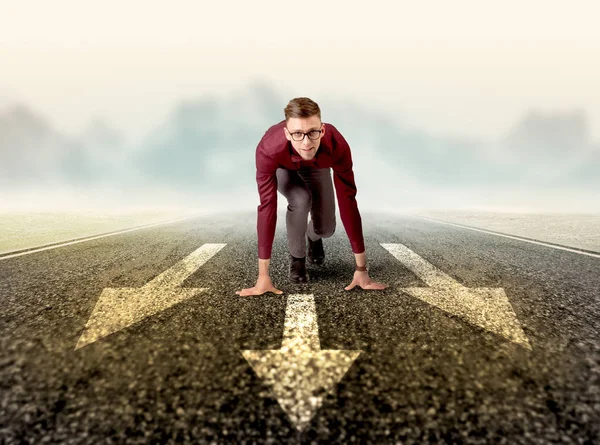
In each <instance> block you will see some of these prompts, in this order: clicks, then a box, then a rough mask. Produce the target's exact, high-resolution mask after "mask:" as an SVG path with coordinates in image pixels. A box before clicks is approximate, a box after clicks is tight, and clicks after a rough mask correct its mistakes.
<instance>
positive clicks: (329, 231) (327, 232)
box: [314, 221, 335, 238]
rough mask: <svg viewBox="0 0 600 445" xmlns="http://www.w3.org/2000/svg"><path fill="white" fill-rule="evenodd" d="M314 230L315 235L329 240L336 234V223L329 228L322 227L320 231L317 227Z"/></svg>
mask: <svg viewBox="0 0 600 445" xmlns="http://www.w3.org/2000/svg"><path fill="white" fill-rule="evenodd" d="M314 229H315V233H316V234H317V235H319V236H320V237H321V238H329V237H330V236H333V234H334V233H335V221H334V222H333V224H331V225H330V226H329V227H320V228H318V229H317V228H316V227H315V228H314Z"/></svg>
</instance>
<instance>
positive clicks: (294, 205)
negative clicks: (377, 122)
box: [236, 97, 387, 296]
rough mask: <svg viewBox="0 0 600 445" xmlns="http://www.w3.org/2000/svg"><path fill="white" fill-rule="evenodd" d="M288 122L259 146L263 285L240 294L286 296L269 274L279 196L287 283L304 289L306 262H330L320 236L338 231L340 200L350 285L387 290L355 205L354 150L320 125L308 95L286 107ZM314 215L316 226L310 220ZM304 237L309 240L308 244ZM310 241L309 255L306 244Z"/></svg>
mask: <svg viewBox="0 0 600 445" xmlns="http://www.w3.org/2000/svg"><path fill="white" fill-rule="evenodd" d="M284 113H285V120H283V121H281V122H279V123H278V124H275V125H273V126H272V127H271V128H269V129H268V130H267V131H266V132H265V134H264V136H263V137H262V139H261V140H260V142H259V144H258V146H257V148H256V182H257V185H258V193H259V195H260V205H259V206H258V221H257V230H258V280H257V281H256V285H255V286H254V287H251V288H248V289H243V290H241V291H236V294H238V295H242V296H246V295H260V294H263V293H265V292H274V293H276V294H281V293H282V291H281V290H279V289H277V288H276V287H275V286H273V283H272V281H271V278H270V276H269V263H270V261H271V249H272V246H273V239H274V237H275V225H276V223H277V191H278V190H279V192H280V193H281V194H282V195H283V196H285V197H286V198H287V201H288V207H287V213H286V228H287V239H288V247H289V250H290V280H291V281H292V282H294V283H307V282H308V275H307V273H306V265H305V259H306V258H307V259H308V261H309V263H311V264H313V265H316V266H320V265H321V264H323V261H324V260H325V251H324V249H323V240H322V238H329V237H330V236H332V235H333V232H334V231H335V200H334V194H333V183H332V181H331V170H333V182H334V183H335V190H336V194H337V200H338V206H339V209H340V216H341V218H342V222H343V223H344V228H345V229H346V232H347V234H348V238H349V240H350V245H351V247H352V252H353V253H354V257H355V259H356V271H355V272H354V277H353V279H352V283H350V285H348V286H346V287H345V288H344V289H346V290H350V289H352V288H354V287H355V286H360V287H362V288H363V289H385V288H386V287H387V285H386V284H382V283H376V282H374V281H371V279H370V278H369V273H368V271H367V256H366V252H365V244H364V239H363V233H362V221H361V217H360V213H359V212H358V206H357V203H356V199H355V197H356V185H355V183H354V173H353V171H352V156H351V153H350V147H349V145H348V143H347V142H346V140H345V139H344V137H343V136H342V135H341V133H340V132H339V131H338V130H337V129H336V128H335V127H334V126H333V125H331V124H329V123H328V124H327V125H325V124H324V123H322V122H321V110H320V108H319V105H317V103H316V102H314V101H312V100H311V99H309V98H307V97H297V98H295V99H292V100H291V101H290V102H289V103H288V105H287V107H285V109H284ZM309 212H310V216H311V220H310V222H308V214H309ZM305 237H306V238H305ZM307 242H308V253H307V251H306V243H307Z"/></svg>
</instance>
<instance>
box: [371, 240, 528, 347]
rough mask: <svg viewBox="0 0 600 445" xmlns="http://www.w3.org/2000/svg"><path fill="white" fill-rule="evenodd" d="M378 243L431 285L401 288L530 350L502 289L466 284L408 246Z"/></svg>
mask: <svg viewBox="0 0 600 445" xmlns="http://www.w3.org/2000/svg"><path fill="white" fill-rule="evenodd" d="M380 244H381V246H382V247H383V248H384V249H386V250H387V251H388V252H390V253H391V254H392V255H393V256H394V257H395V258H397V259H398V260H399V261H400V262H402V263H403V264H404V265H405V266H406V267H408V268H409V269H410V270H411V271H412V272H413V273H414V274H415V275H417V277H419V278H420V279H421V280H422V281H423V282H425V283H426V284H427V285H429V286H430V287H408V288H401V290H402V291H404V292H407V293H408V294H410V295H412V296H413V297H416V298H418V299H420V300H423V301H425V302H426V303H429V304H431V305H433V306H436V307H438V308H440V309H442V310H443V311H445V312H448V313H450V314H453V315H458V316H459V317H461V318H463V319H464V320H466V321H467V322H469V323H472V324H474V325H476V326H479V327H482V328H484V329H486V330H488V331H490V332H493V333H494V334H497V335H501V336H502V337H504V338H507V339H508V340H510V341H512V342H514V343H517V344H519V345H521V346H522V347H524V348H526V349H529V350H531V345H530V344H529V340H528V339H527V336H526V335H525V333H524V332H523V329H522V328H521V325H520V323H519V320H518V319H517V316H516V314H515V312H514V311H513V308H512V306H511V305H510V302H509V301H508V297H507V296H506V293H505V292H504V289H502V288H488V287H480V288H468V287H465V286H463V285H462V284H460V283H459V282H457V281H456V280H454V279H453V278H452V277H450V276H449V275H446V274H445V273H444V272H442V271H441V270H439V269H437V268H436V267H435V266H433V265H432V264H430V263H428V262H427V261H425V260H424V259H423V258H421V257H420V256H419V255H417V254H416V253H414V252H413V251H412V250H410V249H409V248H408V247H406V246H404V245H402V244H383V243H380Z"/></svg>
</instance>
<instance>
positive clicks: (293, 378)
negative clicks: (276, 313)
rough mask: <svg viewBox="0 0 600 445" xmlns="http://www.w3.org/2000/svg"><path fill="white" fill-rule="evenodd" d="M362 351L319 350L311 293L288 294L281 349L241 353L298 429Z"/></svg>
mask: <svg viewBox="0 0 600 445" xmlns="http://www.w3.org/2000/svg"><path fill="white" fill-rule="evenodd" d="M361 352H362V351H351V350H321V343H320V341H319V328H318V325H317V314H316V310H315V300H314V298H313V295H312V294H310V295H302V294H296V295H290V296H289V297H288V300H287V307H286V311H285V324H284V331H283V341H282V344H281V349H271V350H258V351H252V350H246V351H242V354H243V355H244V357H245V358H246V360H248V363H250V365H251V366H252V367H253V368H254V371H255V372H256V374H257V375H258V376H259V377H260V378H262V379H263V380H264V381H265V383H266V384H267V385H269V386H270V388H271V392H272V394H273V395H274V397H275V398H276V399H277V401H278V402H279V405H281V407H282V408H283V410H284V411H285V412H286V414H287V415H288V416H289V418H290V419H291V420H292V422H293V423H294V424H295V425H296V428H297V429H298V430H299V431H301V430H303V429H304V428H305V427H306V425H308V423H309V422H310V419H311V418H312V417H313V415H314V414H315V413H316V412H317V410H318V409H319V407H320V406H321V403H322V400H323V398H324V397H325V396H326V395H327V394H330V393H332V392H333V389H334V387H335V385H337V383H338V382H339V381H340V380H341V379H342V377H343V376H344V374H345V373H346V371H347V370H348V368H350V366H351V365H352V363H353V362H354V360H355V359H356V357H358V356H359V355H360V353H361Z"/></svg>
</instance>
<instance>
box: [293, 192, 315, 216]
mask: <svg viewBox="0 0 600 445" xmlns="http://www.w3.org/2000/svg"><path fill="white" fill-rule="evenodd" d="M311 206H312V196H311V195H310V192H309V191H308V190H303V189H298V190H295V191H294V192H293V193H291V194H290V196H289V198H288V207H289V209H290V210H299V211H306V212H308V211H309V210H310V208H311Z"/></svg>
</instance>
